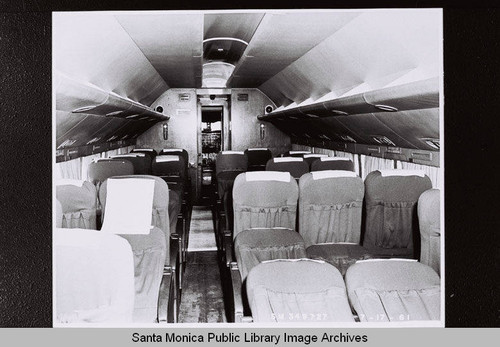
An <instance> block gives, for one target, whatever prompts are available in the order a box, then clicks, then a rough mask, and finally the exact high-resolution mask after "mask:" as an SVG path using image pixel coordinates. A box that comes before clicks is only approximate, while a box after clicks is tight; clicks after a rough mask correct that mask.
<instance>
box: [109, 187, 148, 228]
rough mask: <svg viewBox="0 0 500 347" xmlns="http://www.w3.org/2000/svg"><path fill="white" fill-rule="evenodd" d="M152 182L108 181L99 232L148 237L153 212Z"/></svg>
mask: <svg viewBox="0 0 500 347" xmlns="http://www.w3.org/2000/svg"><path fill="white" fill-rule="evenodd" d="M154 187H155V180H154V179H144V178H109V179H108V180H107V192H106V213H105V214H104V221H103V225H102V229H101V230H102V231H103V232H110V233H113V234H149V231H150V229H152V228H153V226H152V225H151V215H152V211H153V196H154Z"/></svg>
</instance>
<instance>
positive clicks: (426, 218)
mask: <svg viewBox="0 0 500 347" xmlns="http://www.w3.org/2000/svg"><path fill="white" fill-rule="evenodd" d="M440 210H441V206H440V203H439V189H430V190H427V191H425V192H423V193H422V195H420V198H419V199H418V220H419V224H420V241H421V250H420V262H421V263H423V264H426V265H429V266H430V267H431V268H432V269H434V271H436V272H437V273H438V274H439V273H440V264H441V231H440V227H441V225H440Z"/></svg>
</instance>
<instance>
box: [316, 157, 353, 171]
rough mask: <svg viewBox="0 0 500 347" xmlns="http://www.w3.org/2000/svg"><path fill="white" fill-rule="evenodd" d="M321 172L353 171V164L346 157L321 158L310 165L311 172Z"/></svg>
mask: <svg viewBox="0 0 500 347" xmlns="http://www.w3.org/2000/svg"><path fill="white" fill-rule="evenodd" d="M322 170H345V171H354V163H353V162H352V160H351V159H349V158H346V157H322V158H319V160H315V161H314V162H312V163H311V171H322Z"/></svg>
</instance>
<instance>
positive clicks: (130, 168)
mask: <svg viewBox="0 0 500 347" xmlns="http://www.w3.org/2000/svg"><path fill="white" fill-rule="evenodd" d="M87 174H88V178H89V180H90V182H92V183H94V184H95V186H96V187H97V188H99V185H100V184H101V183H102V182H104V181H105V180H106V179H107V178H110V177H113V176H122V175H133V174H134V165H133V164H132V163H131V162H130V161H129V160H125V159H110V158H99V159H96V160H94V161H92V162H91V163H90V164H89V167H88V169H87Z"/></svg>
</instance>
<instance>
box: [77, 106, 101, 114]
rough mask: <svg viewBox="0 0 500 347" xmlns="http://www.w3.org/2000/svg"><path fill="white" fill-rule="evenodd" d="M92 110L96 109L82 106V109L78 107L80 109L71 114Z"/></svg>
mask: <svg viewBox="0 0 500 347" xmlns="http://www.w3.org/2000/svg"><path fill="white" fill-rule="evenodd" d="M93 108H96V106H83V107H80V108H77V109H75V110H73V111H71V112H73V113H84V112H86V111H90V110H92V109H93Z"/></svg>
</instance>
